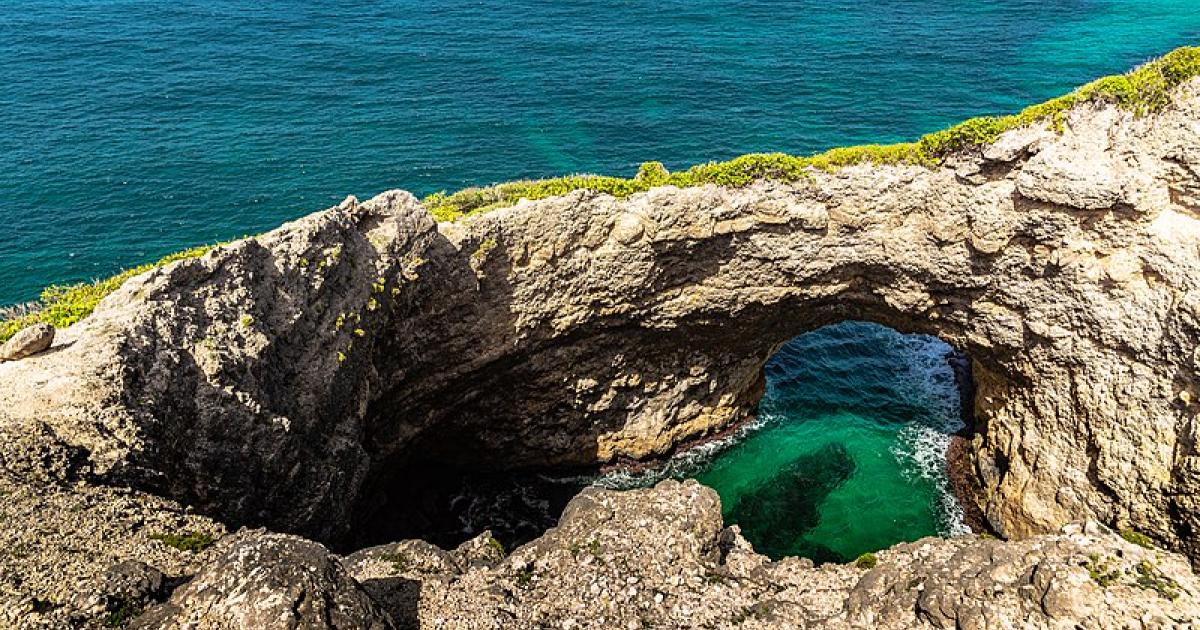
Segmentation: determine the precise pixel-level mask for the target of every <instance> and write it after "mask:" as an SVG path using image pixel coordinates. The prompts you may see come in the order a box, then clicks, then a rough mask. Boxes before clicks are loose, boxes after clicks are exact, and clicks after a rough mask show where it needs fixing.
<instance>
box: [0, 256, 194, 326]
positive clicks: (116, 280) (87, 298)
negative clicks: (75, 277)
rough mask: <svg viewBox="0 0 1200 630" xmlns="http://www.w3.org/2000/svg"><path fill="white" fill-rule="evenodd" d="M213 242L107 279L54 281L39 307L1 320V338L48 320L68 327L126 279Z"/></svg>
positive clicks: (44, 294)
mask: <svg viewBox="0 0 1200 630" xmlns="http://www.w3.org/2000/svg"><path fill="white" fill-rule="evenodd" d="M212 248H213V246H210V245H204V246H201V247H194V248H192V249H189V250H185V251H182V252H177V253H174V254H171V255H170V256H167V257H165V258H163V259H161V260H159V261H157V262H153V263H148V264H145V265H139V266H137V267H134V268H133V269H127V270H125V271H122V272H121V273H119V274H117V275H115V276H113V277H111V278H106V279H104V280H97V281H95V282H90V283H82V284H74V285H68V286H62V285H53V286H50V287H47V288H46V289H45V290H43V291H42V296H41V299H40V300H39V304H38V307H37V309H36V310H35V311H34V312H31V313H28V314H26V315H23V316H21V317H17V318H15V319H10V320H8V321H5V322H0V342H4V341H7V340H8V339H9V338H10V337H12V336H13V335H15V334H17V332H19V331H20V330H21V329H22V328H26V327H28V326H32V325H34V324H38V323H46V324H50V325H51V326H54V327H55V328H65V327H67V326H70V325H71V324H74V323H75V322H77V321H79V320H81V319H83V318H84V317H87V316H88V315H91V314H92V311H94V310H96V305H97V304H99V303H100V300H102V299H104V297H105V296H107V295H108V294H109V293H112V292H113V291H116V290H117V289H118V288H120V286H121V285H122V284H125V281H126V280H128V279H130V278H132V277H133V276H136V275H138V274H140V273H145V272H147V271H150V270H151V269H154V268H156V267H161V266H163V265H166V264H168V263H173V262H175V261H177V260H185V259H188V258H197V257H200V256H203V255H204V254H205V253H207V252H208V251H209V250H210V249H212Z"/></svg>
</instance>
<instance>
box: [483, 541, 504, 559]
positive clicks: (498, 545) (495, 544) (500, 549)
mask: <svg viewBox="0 0 1200 630" xmlns="http://www.w3.org/2000/svg"><path fill="white" fill-rule="evenodd" d="M487 544H488V546H489V547H491V548H492V550H493V551H495V552H496V553H498V554H500V555H501V556H503V555H505V554H506V553H507V552H506V551H505V550H504V543H502V542H500V541H499V540H496V539H495V538H488V541H487Z"/></svg>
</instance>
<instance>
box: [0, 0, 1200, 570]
mask: <svg viewBox="0 0 1200 630" xmlns="http://www.w3.org/2000/svg"><path fill="white" fill-rule="evenodd" d="M1197 43H1200V1H1198V0H880V1H878V2H861V1H859V0H820V1H816V0H797V1H793V2H780V1H775V2H767V1H765V0H739V1H736V2H735V1H733V0H653V1H650V0H645V1H642V0H629V1H623V2H599V1H595V0H556V1H554V2H549V1H546V2H533V1H531V0H507V1H505V2H480V1H469V2H468V1H464V0H423V1H420V2H417V1H415V0H392V1H382V0H381V1H372V2H368V1H364V0H338V1H334V0H275V1H267V2H254V3H251V2H244V1H241V0H236V1H235V0H171V1H169V2H168V1H165V0H6V1H5V2H3V3H0V305H6V304H14V303H20V302H24V301H28V300H32V299H34V298H36V296H37V295H38V293H39V291H40V289H41V288H42V287H44V286H46V285H48V284H52V283H69V282H79V281H86V280H89V279H93V278H97V277H104V276H108V275H110V274H112V273H114V272H117V271H119V270H120V269H122V268H125V267H129V266H132V265H135V264H138V263H142V262H146V261H150V260H153V259H156V258H158V257H160V256H162V255H164V254H167V253H170V252H173V251H177V250H180V249H183V248H185V247H187V246H191V245H196V244H201V243H211V242H215V241H219V240H226V239H230V238H236V237H239V236H242V235H246V234H254V233H258V232H261V231H265V230H268V229H271V228H272V227H274V226H276V225H278V224H279V223H281V222H283V221H286V220H289V219H293V218H296V217H299V216H302V215H304V214H306V213H308V212H311V211H314V210H318V209H322V208H325V207H328V206H330V205H333V204H335V203H337V202H338V201H340V200H341V199H342V198H343V197H344V196H345V195H347V194H355V195H358V196H359V197H363V198H365V197H369V196H371V195H373V194H376V193H379V192H381V191H384V190H387V189H391V188H404V189H408V190H411V191H413V192H414V193H416V194H418V195H425V194H428V193H432V192H436V191H441V190H448V191H450V190H456V189H459V188H462V187H465V186H470V185H486V184H490V183H494V182H498V181H505V180H511V179H516V178H529V177H547V176H554V175H560V174H566V173H573V172H592V173H603V174H614V175H626V176H628V175H632V174H633V173H634V172H635V171H636V169H637V165H638V164H639V163H641V162H643V161H646V160H661V161H662V162H664V163H665V164H666V165H667V167H668V168H670V169H682V168H686V167H688V166H690V165H692V164H696V163H700V162H706V161H710V160H723V159H728V158H732V157H734V156H737V155H740V154H743V153H747V152H757V151H785V152H789V153H795V154H808V153H814V152H818V151H822V150H824V149H827V148H829V147H833V146H842V145H848V144H856V143H866V142H894V141H903V140H911V139H914V138H916V137H918V136H920V135H921V134H923V133H927V132H930V131H935V130H937V129H940V128H943V127H946V126H948V125H950V124H953V123H955V122H957V121H959V120H962V119H964V118H967V117H971V116H976V115H983V114H1003V113H1010V112H1015V111H1017V110H1019V109H1020V108H1021V107H1022V106H1024V105H1027V104H1030V103H1034V102H1039V101H1042V100H1045V99H1048V98H1050V97H1053V96H1056V95H1058V94H1062V93H1065V92H1067V91H1069V90H1070V89H1071V88H1073V87H1074V86H1076V85H1079V84H1081V83H1084V82H1086V81H1088V80H1090V79H1093V78H1095V77H1098V76H1101V75H1105V74H1111V73H1116V72H1122V71H1125V70H1127V69H1128V68H1130V67H1132V66H1134V65H1136V64H1138V63H1141V62H1144V61H1147V60H1149V59H1151V58H1153V57H1155V56H1157V55H1160V54H1162V53H1165V52H1167V51H1169V50H1171V49H1172V48H1175V47H1178V46H1181V45H1189V44H1190V45H1195V44H1197ZM946 351H947V348H946V347H945V346H944V344H942V343H941V342H939V341H937V340H936V339H932V338H928V337H909V336H902V335H900V334H899V333H896V332H894V331H890V330H888V329H884V328H880V327H877V326H874V325H870V324H862V323H847V324H842V325H839V326H836V327H832V328H827V329H822V330H820V331H816V332H814V333H811V334H810V335H808V336H806V337H802V338H800V339H798V340H797V341H795V342H794V343H792V344H790V345H788V346H787V347H785V348H784V349H783V350H782V351H781V352H780V353H779V355H778V356H777V357H775V358H774V359H773V360H772V362H771V363H770V364H769V365H768V366H767V368H766V369H767V376H768V381H769V382H768V390H767V394H766V396H765V398H764V400H763V402H762V404H761V406H760V409H759V414H758V420H757V422H755V423H754V424H752V425H750V426H748V427H747V428H746V429H745V430H744V431H743V432H742V433H740V434H739V435H738V436H736V439H733V440H727V441H724V442H720V443H715V444H712V445H709V446H707V447H705V448H704V449H702V450H699V451H695V452H692V453H688V454H685V455H684V456H682V457H681V458H679V459H677V460H673V461H671V462H670V463H669V464H668V465H667V467H666V468H665V469H663V470H658V471H652V472H651V473H649V474H647V475H642V476H639V477H638V478H633V477H630V476H628V475H625V476H621V475H608V476H604V477H600V478H596V477H589V478H587V479H586V480H584V481H585V482H587V483H591V482H595V483H601V484H605V485H615V486H621V487H624V486H628V485H637V484H646V483H651V482H652V481H654V480H655V479H658V478H661V477H663V476H698V477H699V478H700V479H701V480H702V481H704V482H705V483H708V484H710V485H712V486H714V487H716V488H717V489H718V491H719V492H720V494H721V496H722V500H723V504H724V510H725V516H726V519H727V521H728V522H737V523H739V524H740V525H741V526H742V528H743V530H744V531H745V532H746V535H747V537H749V538H750V539H751V540H752V541H753V542H754V543H755V544H756V546H758V548H759V549H760V550H762V551H765V552H767V553H770V554H771V555H774V556H779V555H785V554H801V555H807V556H809V557H813V558H817V559H847V558H853V557H854V556H855V555H857V554H858V553H861V552H862V551H867V550H872V549H878V548H882V547H886V546H887V545H889V544H892V543H894V542H898V541H901V540H911V539H914V538H916V537H919V536H924V535H927V534H943V535H945V534H953V533H958V532H962V531H964V526H963V524H962V515H961V512H960V510H959V509H958V508H957V506H956V504H955V503H954V501H953V499H952V497H950V496H949V493H948V490H947V482H946V474H945V458H944V454H945V446H946V444H947V443H948V440H949V437H948V436H949V434H950V433H952V432H953V431H955V430H957V428H958V426H959V425H958V424H957V423H958V422H959V420H958V415H957V412H956V411H955V410H956V407H957V404H958V401H957V391H956V390H955V389H954V385H953V378H952V376H953V375H952V373H951V372H950V370H949V368H948V366H947V365H946V364H945V361H944V355H945V352H946ZM579 481H580V480H579V479H578V478H576V479H575V480H574V481H567V482H563V481H562V480H556V479H549V478H539V480H538V481H537V482H536V483H531V482H528V479H526V480H525V481H521V480H518V479H515V478H514V479H499V478H493V479H488V480H485V482H486V483H485V485H487V486H488V490H487V492H485V493H480V492H475V493H471V492H466V491H464V492H449V493H448V495H447V496H448V500H450V501H451V502H452V504H453V505H451V506H450V509H452V510H453V515H454V517H455V519H456V520H455V521H454V523H455V524H454V527H453V528H457V527H458V525H459V524H461V525H462V528H463V529H465V530H472V529H475V530H477V529H479V528H483V527H494V528H499V529H503V530H506V531H510V532H511V533H512V536H511V537H512V538H513V539H520V538H523V537H524V538H528V537H529V536H532V535H536V533H537V532H538V530H539V528H540V527H543V526H544V523H542V522H541V521H539V518H540V519H542V520H545V519H547V518H549V519H551V520H552V519H553V516H554V508H555V506H560V504H561V502H562V501H564V500H565V497H568V496H570V494H571V492H569V491H563V490H561V488H562V487H565V486H563V485H562V484H564V483H566V484H568V485H569V484H571V483H579ZM505 484H508V486H510V488H509V491H500V490H497V487H498V486H503V485H505ZM547 484H549V486H547ZM539 487H541V488H542V490H538V488H539ZM546 487H556V488H560V490H557V491H555V490H549V491H545V488H546ZM484 499H487V500H486V501H485V500H484ZM489 505H490V507H489ZM522 506H523V507H522ZM497 519H499V520H497ZM504 519H508V520H509V521H511V522H500V521H504ZM453 528H452V529H453ZM451 533H452V534H455V535H462V534H464V533H465V532H462V531H456V532H451Z"/></svg>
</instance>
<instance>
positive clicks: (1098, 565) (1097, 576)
mask: <svg viewBox="0 0 1200 630" xmlns="http://www.w3.org/2000/svg"><path fill="white" fill-rule="evenodd" d="M1083 567H1084V568H1085V569H1087V572H1088V577H1090V578H1092V581H1093V582H1095V583H1096V584H1099V585H1100V586H1101V587H1102V588H1108V587H1109V586H1112V585H1113V584H1116V583H1117V581H1118V580H1120V579H1121V572H1120V571H1119V570H1117V569H1115V568H1113V567H1112V566H1111V565H1110V564H1109V562H1108V559H1107V558H1101V557H1100V555H1099V554H1094V553H1093V554H1090V555H1088V559H1087V562H1085V563H1083Z"/></svg>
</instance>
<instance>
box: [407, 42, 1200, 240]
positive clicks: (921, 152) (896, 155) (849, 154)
mask: <svg viewBox="0 0 1200 630" xmlns="http://www.w3.org/2000/svg"><path fill="white" fill-rule="evenodd" d="M1195 76H1200V48H1179V49H1176V50H1174V51H1172V52H1171V53H1168V54H1167V55H1165V56H1164V57H1162V58H1160V59H1157V60H1155V61H1152V62H1150V63H1147V64H1145V65H1143V66H1141V67H1138V68H1136V69H1134V70H1132V71H1130V72H1128V73H1126V74H1121V75H1114V76H1109V77H1104V78H1102V79H1098V80H1096V81H1093V82H1091V83H1088V84H1087V85H1084V86H1083V87H1080V88H1078V89H1076V90H1075V91H1074V92H1071V93H1070V94H1067V95H1065V96H1060V97H1058V98H1055V99H1052V100H1050V101H1047V102H1045V103H1041V104H1038V105H1033V106H1031V107H1028V108H1026V109H1025V110H1023V111H1021V112H1020V113H1018V114H1014V115H1010V116H984V117H980V118H972V119H970V120H967V121H965V122H962V123H959V124H957V125H955V126H953V127H950V128H949V129H944V130H942V131H938V132H936V133H931V134H929V135H927V136H924V137H923V138H921V139H919V140H917V141H916V142H909V143H901V144H892V145H877V144H871V145H863V146H857V147H845V148H837V149H831V150H829V151H826V152H825V153H821V154H818V155H813V156H808V157H799V156H793V155H787V154H784V153H752V154H749V155H743V156H741V157H738V158H734V159H732V160H730V161H728V162H710V163H708V164H700V165H697V166H693V167H692V168H690V169H688V170H686V171H682V172H678V173H670V172H668V171H667V169H666V168H665V167H664V166H663V165H662V164H661V163H659V162H646V163H645V164H642V166H641V168H640V169H639V170H638V173H637V175H636V176H634V177H633V178H632V179H625V178H621V177H607V176H602V175H570V176H567V177H558V178H554V179H543V180H525V181H516V182H507V183H503V184H496V185H494V186H488V187H486V188H467V189H465V190H461V191H459V192H456V193H453V194H446V193H436V194H433V195H430V196H428V197H426V198H425V200H424V203H425V206H426V207H427V208H429V210H430V211H431V212H432V213H433V216H434V217H436V218H437V219H438V220H439V221H453V220H455V219H458V218H459V217H462V216H465V215H468V214H473V213H479V212H486V211H488V210H492V209H495V208H501V207H504V206H510V205H513V204H515V203H516V202H517V201H519V200H520V199H545V198H547V197H557V196H560V195H565V194H567V193H570V192H573V191H576V190H592V191H595V192H599V193H607V194H610V195H613V196H615V197H627V196H629V195H632V194H634V193H637V192H643V191H646V190H649V189H650V188H653V187H655V186H662V185H668V184H669V185H673V186H679V187H681V188H683V187H689V186H700V185H703V184H718V185H721V186H745V185H746V184H749V183H751V182H753V181H755V180H759V179H775V180H784V181H796V180H799V179H801V178H803V177H805V176H806V175H807V174H808V173H809V172H810V170H813V169H815V170H823V171H831V170H835V169H837V168H840V167H843V166H849V165H852V164H858V163H861V162H869V163H873V164H914V165H923V166H933V165H936V164H938V163H939V162H940V161H941V160H943V159H944V158H945V157H947V156H949V155H951V154H954V153H956V152H960V151H964V150H968V149H971V148H973V147H979V146H982V145H985V144H988V143H991V142H994V141H995V140H996V139H997V138H999V137H1000V134H1002V133H1004V132H1005V131H1008V130H1010V129H1016V128H1018V127H1022V126H1025V125H1030V124H1033V123H1038V122H1044V121H1049V122H1050V123H1051V124H1052V125H1053V126H1054V127H1055V128H1056V129H1061V128H1062V125H1063V123H1064V118H1065V114H1066V112H1067V111H1068V110H1070V109H1071V108H1072V107H1074V106H1076V105H1080V104H1083V103H1090V102H1104V103H1113V104H1115V105H1117V106H1119V107H1122V108H1124V109H1127V110H1129V111H1132V112H1134V113H1136V114H1138V115H1142V114H1146V113H1149V112H1153V111H1156V110H1159V109H1161V108H1163V107H1164V106H1166V105H1168V104H1169V103H1170V91H1171V89H1172V88H1174V87H1175V86H1177V85H1179V84H1180V83H1183V82H1184V81H1187V80H1188V79H1191V78H1192V77H1195Z"/></svg>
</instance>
